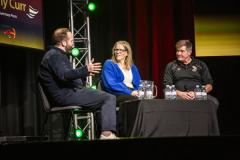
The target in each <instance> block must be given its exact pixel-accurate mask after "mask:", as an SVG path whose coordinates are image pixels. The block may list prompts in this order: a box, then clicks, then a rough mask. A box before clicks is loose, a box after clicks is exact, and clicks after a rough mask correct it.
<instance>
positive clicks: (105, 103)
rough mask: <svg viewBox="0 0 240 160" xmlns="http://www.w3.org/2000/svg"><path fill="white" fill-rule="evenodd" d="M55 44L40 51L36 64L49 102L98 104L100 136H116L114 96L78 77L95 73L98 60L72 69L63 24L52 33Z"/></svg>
mask: <svg viewBox="0 0 240 160" xmlns="http://www.w3.org/2000/svg"><path fill="white" fill-rule="evenodd" d="M52 38H53V41H54V44H55V46H54V47H52V48H51V49H50V50H49V51H47V52H46V54H45V55H44V57H43V59H42V62H41V65H40V67H39V81H40V83H41V84H42V86H43V88H44V89H45V91H46V92H47V95H48V97H49V99H50V102H51V104H52V105H57V106H67V105H80V106H82V107H85V108H86V109H87V108H90V107H91V108H92V107H96V108H99V106H100V114H101V122H100V123H101V134H100V139H116V138H117V137H116V135H115V133H116V98H115V96H113V95H111V94H109V93H107V92H104V91H98V90H93V89H90V88H86V87H84V85H83V81H82V79H84V78H86V77H87V76H89V75H91V76H92V75H94V74H96V73H99V72H100V70H101V64H100V63H94V60H92V61H91V62H90V63H89V64H88V65H86V66H84V67H81V68H76V69H73V67H72V64H71V63H70V61H69V59H68V57H67V54H68V53H69V51H70V50H71V49H72V47H73V35H72V33H71V31H70V30H69V29H67V28H58V29H56V30H55V31H54V33H53V37H52Z"/></svg>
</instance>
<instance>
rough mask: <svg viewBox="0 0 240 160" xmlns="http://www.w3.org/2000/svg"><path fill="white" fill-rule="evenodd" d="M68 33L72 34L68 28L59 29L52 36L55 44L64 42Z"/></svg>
mask: <svg viewBox="0 0 240 160" xmlns="http://www.w3.org/2000/svg"><path fill="white" fill-rule="evenodd" d="M68 32H71V31H70V30H69V29H68V28H57V29H56V30H55V31H54V32H53V35H52V41H53V43H54V44H59V43H60V42H62V41H63V40H64V39H65V38H66V37H67V33H68Z"/></svg>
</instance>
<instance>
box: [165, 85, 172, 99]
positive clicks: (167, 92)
mask: <svg viewBox="0 0 240 160" xmlns="http://www.w3.org/2000/svg"><path fill="white" fill-rule="evenodd" d="M171 95H172V93H171V87H170V85H166V87H165V89H164V98H165V99H171Z"/></svg>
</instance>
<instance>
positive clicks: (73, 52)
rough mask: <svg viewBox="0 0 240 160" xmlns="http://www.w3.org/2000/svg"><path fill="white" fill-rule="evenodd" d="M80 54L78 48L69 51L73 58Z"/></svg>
mask: <svg viewBox="0 0 240 160" xmlns="http://www.w3.org/2000/svg"><path fill="white" fill-rule="evenodd" d="M79 54H80V51H79V49H78V48H73V49H72V50H71V55H72V56H74V57H77V56H78V55H79Z"/></svg>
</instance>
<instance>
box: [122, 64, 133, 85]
mask: <svg viewBox="0 0 240 160" xmlns="http://www.w3.org/2000/svg"><path fill="white" fill-rule="evenodd" d="M119 68H120V69H121V71H122V72H123V75H124V80H123V83H124V84H126V86H127V87H129V88H134V87H133V84H132V81H133V74H132V70H131V69H129V70H126V69H122V68H121V67H120V65H119Z"/></svg>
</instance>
